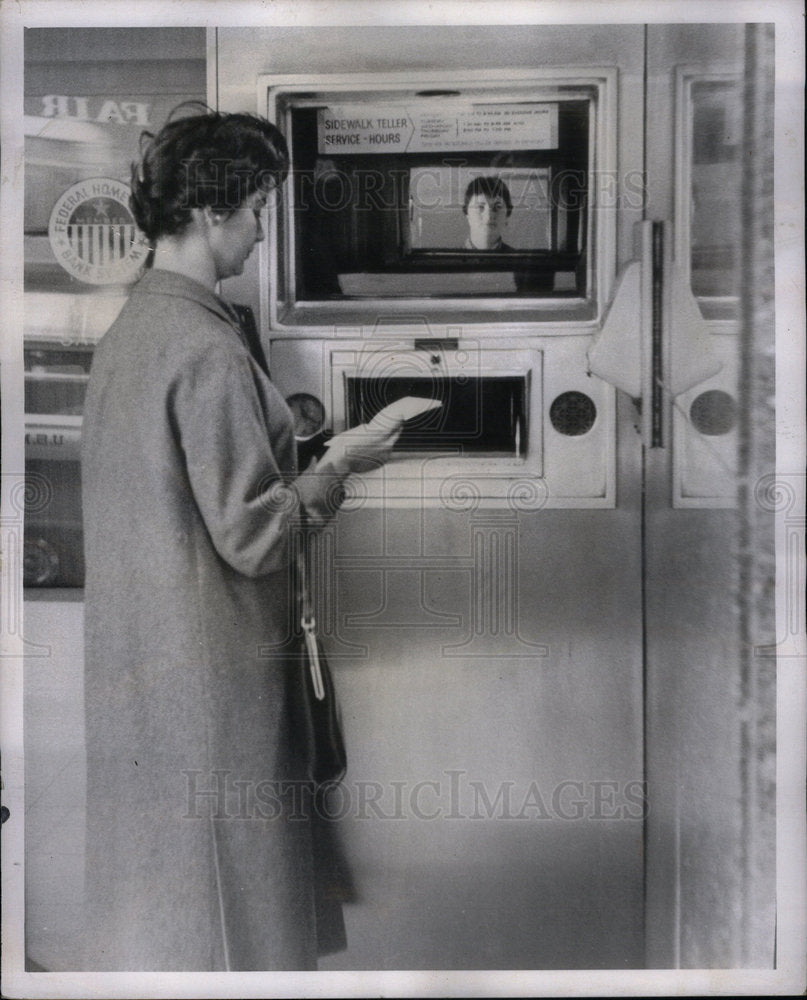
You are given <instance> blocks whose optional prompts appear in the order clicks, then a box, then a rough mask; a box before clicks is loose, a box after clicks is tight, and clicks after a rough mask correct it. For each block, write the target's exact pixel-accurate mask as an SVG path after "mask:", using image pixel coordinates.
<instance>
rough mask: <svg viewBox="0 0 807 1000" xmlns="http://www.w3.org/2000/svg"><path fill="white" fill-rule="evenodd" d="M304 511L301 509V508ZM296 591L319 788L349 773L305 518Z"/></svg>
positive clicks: (311, 767)
mask: <svg viewBox="0 0 807 1000" xmlns="http://www.w3.org/2000/svg"><path fill="white" fill-rule="evenodd" d="M301 511H302V508H301ZM297 546H298V547H297V588H298V606H299V610H300V630H301V631H300V638H299V646H298V648H299V650H300V656H299V660H300V663H301V666H302V673H303V676H302V678H301V680H302V690H303V726H304V728H305V734H304V735H305V740H304V742H305V749H306V754H307V758H308V775H309V777H310V779H311V780H312V781H313V782H314V784H315V785H316V786H318V787H320V786H322V785H327V784H334V783H336V782H339V781H341V780H342V778H343V777H344V775H345V771H346V770H347V753H346V751H345V741H344V738H343V736H342V726H341V723H340V720H339V705H338V703H337V700H336V691H335V690H334V685H333V677H332V676H331V671H330V668H329V667H328V661H327V660H326V658H325V653H324V652H323V649H322V646H321V645H320V642H319V637H318V636H317V632H316V620H315V618H314V607H313V602H312V599H311V592H310V587H309V580H310V579H311V571H310V570H311V543H310V532H309V531H308V530H307V529H306V524H305V515H304V514H303V524H302V530H300V531H299V532H298V533H297Z"/></svg>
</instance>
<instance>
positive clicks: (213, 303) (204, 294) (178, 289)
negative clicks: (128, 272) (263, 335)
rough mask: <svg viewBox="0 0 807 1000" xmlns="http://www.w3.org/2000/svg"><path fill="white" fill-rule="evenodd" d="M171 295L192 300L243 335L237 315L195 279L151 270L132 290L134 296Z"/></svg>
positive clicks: (171, 272) (158, 269)
mask: <svg viewBox="0 0 807 1000" xmlns="http://www.w3.org/2000/svg"><path fill="white" fill-rule="evenodd" d="M142 294H147V295H171V296H174V297H176V298H181V299H190V300H191V301H192V302H198V303H199V305H201V306H204V308H205V309H209V310H210V312H212V313H215V314H216V315H217V316H220V317H221V319H223V320H224V321H225V322H227V323H229V324H230V325H231V326H234V327H235V328H236V330H238V332H239V334H240V333H241V329H240V326H239V325H238V322H237V319H236V317H235V315H234V314H233V313H232V312H231V311H230V310H229V308H228V307H227V305H226V303H225V302H224V301H223V300H222V299H220V298H219V297H218V295H216V293H215V292H213V291H211V290H210V289H209V288H207V287H206V286H205V285H202V284H201V283H200V282H198V281H194V280H193V278H188V277H187V276H186V275H184V274H179V273H178V272H177V271H166V270H164V269H163V268H149V270H147V271H146V272H145V273H144V274H143V276H142V278H140V280H139V281H138V282H137V284H136V285H135V286H134V288H133V289H132V295H142Z"/></svg>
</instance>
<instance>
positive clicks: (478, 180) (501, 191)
mask: <svg viewBox="0 0 807 1000" xmlns="http://www.w3.org/2000/svg"><path fill="white" fill-rule="evenodd" d="M475 194H483V195H484V196H485V197H486V198H489V199H490V200H491V201H493V199H494V198H501V199H502V201H503V202H504V207H505V208H506V209H507V218H508V219H509V218H510V215H511V213H512V211H513V199H512V198H511V197H510V191H509V189H508V187H507V185H506V184H505V183H504V181H503V180H502V179H501V177H474V179H473V180H472V181H471V183H470V184H469V185H468V187H467V188H466V189H465V201H464V202H463V204H462V211H463V212H464V213H465V215H467V214H468V202H469V201H470V200H471V198H473V196H474V195H475Z"/></svg>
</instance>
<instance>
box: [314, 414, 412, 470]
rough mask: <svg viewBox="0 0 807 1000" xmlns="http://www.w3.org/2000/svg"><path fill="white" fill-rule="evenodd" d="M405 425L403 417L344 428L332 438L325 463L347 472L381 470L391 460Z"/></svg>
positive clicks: (323, 460)
mask: <svg viewBox="0 0 807 1000" xmlns="http://www.w3.org/2000/svg"><path fill="white" fill-rule="evenodd" d="M403 424H404V422H403V420H384V421H372V422H371V423H368V424H359V426H358V427H352V428H351V429H350V430H349V431H343V432H342V433H341V434H337V435H336V437H333V438H331V440H330V443H329V445H328V450H327V451H326V453H325V455H324V457H323V459H322V462H323V463H326V462H329V463H330V464H332V465H333V466H334V467H336V468H337V469H339V470H340V471H341V472H343V473H344V474H345V475H348V474H350V473H352V472H371V471H372V470H373V469H378V468H380V467H381V466H382V465H383V464H384V463H385V462H386V461H387V460H388V459H389V457H390V455H391V453H392V448H393V445H394V444H395V442H396V441H397V440H398V438H399V437H400V434H401V430H402V429H403Z"/></svg>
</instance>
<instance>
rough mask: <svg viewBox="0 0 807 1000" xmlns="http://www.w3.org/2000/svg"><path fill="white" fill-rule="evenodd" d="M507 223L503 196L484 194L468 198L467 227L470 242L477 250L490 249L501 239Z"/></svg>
mask: <svg viewBox="0 0 807 1000" xmlns="http://www.w3.org/2000/svg"><path fill="white" fill-rule="evenodd" d="M506 225H507V206H506V205H505V203H504V199H503V198H498V197H494V198H490V197H488V195H486V194H481V193H480V194H475V195H472V196H471V198H470V199H469V200H468V229H469V236H470V240H471V243H472V244H473V245H474V246H475V247H476V248H477V249H478V250H491V249H492V248H493V247H495V246H496V245H497V244H498V243H499V242H500V241H501V239H502V234H503V233H504V229H505V226H506Z"/></svg>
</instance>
